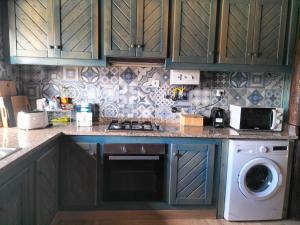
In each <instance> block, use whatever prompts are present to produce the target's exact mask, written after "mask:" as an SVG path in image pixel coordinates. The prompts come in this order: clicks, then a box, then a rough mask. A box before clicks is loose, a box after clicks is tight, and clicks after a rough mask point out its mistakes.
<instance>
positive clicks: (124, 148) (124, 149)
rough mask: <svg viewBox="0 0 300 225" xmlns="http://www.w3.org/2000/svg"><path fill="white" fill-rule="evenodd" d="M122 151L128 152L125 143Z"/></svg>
mask: <svg viewBox="0 0 300 225" xmlns="http://www.w3.org/2000/svg"><path fill="white" fill-rule="evenodd" d="M122 152H123V153H126V152H127V149H126V147H125V145H123V146H122Z"/></svg>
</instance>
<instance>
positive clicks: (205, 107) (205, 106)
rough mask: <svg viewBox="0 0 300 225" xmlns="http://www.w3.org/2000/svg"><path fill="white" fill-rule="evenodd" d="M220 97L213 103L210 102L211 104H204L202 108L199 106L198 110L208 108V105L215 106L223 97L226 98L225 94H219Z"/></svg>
mask: <svg viewBox="0 0 300 225" xmlns="http://www.w3.org/2000/svg"><path fill="white" fill-rule="evenodd" d="M218 99H219V100H218V101H216V102H215V103H212V104H209V105H206V106H202V107H201V108H197V110H199V109H204V108H207V107H210V106H214V105H216V104H218V103H219V102H220V101H222V99H224V95H221V96H219V97H218Z"/></svg>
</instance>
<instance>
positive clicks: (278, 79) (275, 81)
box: [264, 73, 285, 89]
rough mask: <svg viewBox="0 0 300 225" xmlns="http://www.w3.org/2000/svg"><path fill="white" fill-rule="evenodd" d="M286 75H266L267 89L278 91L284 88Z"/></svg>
mask: <svg viewBox="0 0 300 225" xmlns="http://www.w3.org/2000/svg"><path fill="white" fill-rule="evenodd" d="M284 76H285V74H284V73H265V74H264V78H265V88H266V89H278V88H283V87H284Z"/></svg>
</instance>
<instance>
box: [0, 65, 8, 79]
mask: <svg viewBox="0 0 300 225" xmlns="http://www.w3.org/2000/svg"><path fill="white" fill-rule="evenodd" d="M6 78H7V73H6V68H5V63H4V62H0V79H1V80H5V79H6Z"/></svg>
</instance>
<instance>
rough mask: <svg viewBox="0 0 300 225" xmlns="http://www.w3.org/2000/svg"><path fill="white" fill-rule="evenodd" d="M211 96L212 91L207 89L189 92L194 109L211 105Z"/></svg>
mask: <svg viewBox="0 0 300 225" xmlns="http://www.w3.org/2000/svg"><path fill="white" fill-rule="evenodd" d="M210 96H211V90H210V89H208V88H206V89H199V88H197V89H194V90H191V91H190V92H189V102H191V104H192V105H193V106H194V107H198V106H200V107H202V106H205V105H209V104H210Z"/></svg>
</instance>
